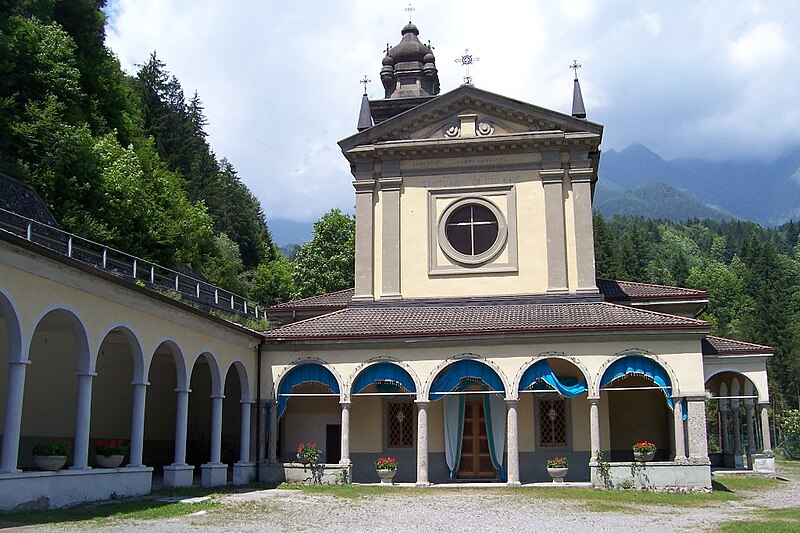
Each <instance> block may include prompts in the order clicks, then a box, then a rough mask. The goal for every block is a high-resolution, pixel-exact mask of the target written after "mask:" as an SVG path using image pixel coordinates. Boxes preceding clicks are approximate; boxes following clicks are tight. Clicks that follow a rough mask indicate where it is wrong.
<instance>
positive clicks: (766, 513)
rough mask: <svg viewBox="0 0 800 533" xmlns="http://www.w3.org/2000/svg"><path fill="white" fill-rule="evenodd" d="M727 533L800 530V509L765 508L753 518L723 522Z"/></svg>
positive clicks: (723, 528) (777, 532) (767, 532)
mask: <svg viewBox="0 0 800 533" xmlns="http://www.w3.org/2000/svg"><path fill="white" fill-rule="evenodd" d="M720 531H723V532H725V533H745V532H746V533H783V532H786V533H789V532H792V533H793V532H796V531H800V509H798V508H790V509H764V510H763V511H759V512H757V513H756V515H755V517H754V519H753V520H736V521H733V522H727V523H725V524H722V526H721V527H720Z"/></svg>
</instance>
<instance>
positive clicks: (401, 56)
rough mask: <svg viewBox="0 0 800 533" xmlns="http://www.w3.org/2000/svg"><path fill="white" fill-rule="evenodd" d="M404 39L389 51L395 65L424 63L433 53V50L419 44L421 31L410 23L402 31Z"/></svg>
mask: <svg viewBox="0 0 800 533" xmlns="http://www.w3.org/2000/svg"><path fill="white" fill-rule="evenodd" d="M402 34H403V39H402V40H401V41H400V43H399V44H398V45H397V46H395V47H394V48H392V49H391V50H389V53H388V54H387V55H389V56H390V57H391V58H392V59H394V62H395V63H402V62H407V61H419V62H420V63H422V62H423V60H424V59H425V55H426V54H430V53H431V49H430V48H428V47H427V46H425V45H424V44H422V43H421V42H419V38H417V35H419V30H418V29H417V27H416V26H414V25H413V24H411V23H410V22H409V23H408V24H406V26H405V27H404V28H403V31H402Z"/></svg>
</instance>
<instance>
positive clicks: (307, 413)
mask: <svg viewBox="0 0 800 533" xmlns="http://www.w3.org/2000/svg"><path fill="white" fill-rule="evenodd" d="M341 423H342V409H341V407H340V406H339V401H338V400H337V399H336V398H330V397H316V398H308V397H306V398H303V397H294V398H289V401H288V402H287V404H286V411H284V413H283V416H282V417H281V427H280V432H279V433H278V435H279V437H280V439H281V446H280V449H281V459H282V460H284V461H288V460H291V459H293V458H294V456H295V454H296V453H297V446H298V445H299V444H300V443H301V442H312V443H314V444H316V445H317V447H318V448H319V449H320V450H325V432H326V426H327V425H328V424H341ZM323 460H324V457H323Z"/></svg>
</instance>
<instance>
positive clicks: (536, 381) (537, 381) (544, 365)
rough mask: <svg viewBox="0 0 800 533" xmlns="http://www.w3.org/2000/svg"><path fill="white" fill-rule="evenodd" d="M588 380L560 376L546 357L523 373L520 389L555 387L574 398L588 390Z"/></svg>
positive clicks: (563, 394)
mask: <svg viewBox="0 0 800 533" xmlns="http://www.w3.org/2000/svg"><path fill="white" fill-rule="evenodd" d="M587 388H588V387H587V386H586V381H578V380H577V379H575V378H563V379H558V377H557V376H556V375H555V373H553V370H552V369H551V368H550V364H549V363H548V362H547V360H546V359H542V360H541V361H537V362H536V363H534V364H533V365H532V366H530V367H529V368H528V370H526V371H525V373H524V374H522V380H521V381H520V383H519V390H521V391H522V390H526V389H532V390H546V389H555V390H556V391H558V393H559V394H560V395H561V396H564V397H566V398H574V397H576V396H578V395H580V394H583V393H584V392H586V390H587Z"/></svg>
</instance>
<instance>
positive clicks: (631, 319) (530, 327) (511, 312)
mask: <svg viewBox="0 0 800 533" xmlns="http://www.w3.org/2000/svg"><path fill="white" fill-rule="evenodd" d="M637 329H644V330H653V329H671V330H674V329H693V330H707V329H708V323H707V322H704V321H702V320H695V319H692V318H685V317H681V316H676V315H668V314H664V313H657V312H654V311H647V310H643V309H636V308H632V307H627V306H622V305H617V304H612V303H607V302H587V303H555V304H543V303H532V304H508V305H483V306H480V305H465V306H433V305H432V306H424V307H414V306H396V307H388V306H386V307H383V306H374V307H370V306H364V307H350V308H346V309H342V310H340V311H336V312H333V313H329V314H327V315H323V316H319V317H314V318H309V319H307V320H303V321H300V322H295V323H293V324H289V325H286V326H283V327H281V328H278V329H275V330H272V331H269V332H267V333H265V335H264V336H265V339H266V340H267V342H270V341H282V340H323V339H354V338H364V339H369V338H403V337H438V336H464V335H470V336H472V335H476V336H477V335H507V334H525V333H546V332H562V331H605V330H637Z"/></svg>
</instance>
